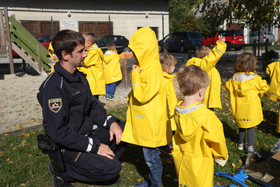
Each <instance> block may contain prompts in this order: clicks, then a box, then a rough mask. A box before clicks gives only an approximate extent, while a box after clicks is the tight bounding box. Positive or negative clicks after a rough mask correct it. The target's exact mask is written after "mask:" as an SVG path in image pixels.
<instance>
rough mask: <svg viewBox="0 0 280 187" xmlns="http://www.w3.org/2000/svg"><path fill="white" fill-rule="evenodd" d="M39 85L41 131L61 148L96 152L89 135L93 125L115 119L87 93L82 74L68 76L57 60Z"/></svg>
mask: <svg viewBox="0 0 280 187" xmlns="http://www.w3.org/2000/svg"><path fill="white" fill-rule="evenodd" d="M54 69H55V71H54V72H53V73H52V74H51V75H50V76H49V77H48V78H47V79H46V80H45V81H44V82H43V84H42V85H41V86H40V88H39V92H38V94H37V99H38V101H39V103H40V105H41V107H42V111H43V126H44V129H45V133H46V134H47V135H48V136H49V137H50V138H51V139H52V140H53V141H54V142H56V143H57V144H58V145H60V146H61V147H62V148H65V149H66V148H67V149H71V150H76V151H82V152H92V153H97V151H98V148H99V145H100V141H99V140H98V139H96V138H94V136H89V134H91V132H92V130H94V129H95V128H102V127H103V128H110V125H111V123H113V122H115V121H116V122H117V121H118V119H117V118H115V117H114V116H111V115H108V116H107V114H106V111H105V109H104V108H103V107H101V106H100V104H98V101H97V99H96V98H94V97H93V96H92V94H91V91H90V88H89V84H88V82H87V80H86V76H85V74H83V73H81V72H79V71H78V70H76V72H75V74H74V75H72V74H70V73H69V72H68V71H66V70H65V69H64V68H63V67H62V66H61V65H60V63H56V65H55V66H54Z"/></svg>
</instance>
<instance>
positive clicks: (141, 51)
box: [122, 27, 172, 186]
mask: <svg viewBox="0 0 280 187" xmlns="http://www.w3.org/2000/svg"><path fill="white" fill-rule="evenodd" d="M128 47H129V48H130V49H131V50H132V52H133V54H134V57H135V60H136V61H137V63H136V64H135V65H133V67H132V71H131V73H130V80H131V84H132V90H131V92H130V93H129V95H128V109H127V115H126V125H125V129H124V132H123V136H122V141H125V142H128V143H131V144H136V145H139V146H141V147H142V151H143V155H144V159H145V162H146V164H147V165H148V167H149V179H148V180H147V181H144V182H142V183H140V184H135V185H134V186H139V185H140V186H160V185H161V183H162V180H161V177H162V162H161V158H160V151H159V148H158V147H160V146H163V145H167V144H168V143H169V142H170V141H171V137H172V132H171V127H170V123H167V121H168V108H167V99H166V88H165V83H164V78H163V72H162V68H161V64H160V62H159V51H158V42H157V38H156V35H155V32H154V31H153V30H152V29H151V28H149V27H143V28H141V29H139V30H137V31H136V32H135V33H133V35H132V36H131V38H130V40H129V45H128Z"/></svg>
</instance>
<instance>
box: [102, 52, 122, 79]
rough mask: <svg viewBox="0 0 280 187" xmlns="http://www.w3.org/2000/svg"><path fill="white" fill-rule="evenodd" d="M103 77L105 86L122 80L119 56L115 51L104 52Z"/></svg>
mask: <svg viewBox="0 0 280 187" xmlns="http://www.w3.org/2000/svg"><path fill="white" fill-rule="evenodd" d="M104 56H105V57H104V61H103V66H104V77H105V84H111V83H113V82H118V81H120V80H122V71H121V65H120V62H119V61H120V56H119V55H118V53H117V51H106V52H105V54H104Z"/></svg>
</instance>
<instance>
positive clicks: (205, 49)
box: [195, 46, 211, 58]
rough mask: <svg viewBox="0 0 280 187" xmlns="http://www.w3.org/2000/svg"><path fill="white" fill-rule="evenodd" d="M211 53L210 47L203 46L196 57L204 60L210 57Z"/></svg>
mask: <svg viewBox="0 0 280 187" xmlns="http://www.w3.org/2000/svg"><path fill="white" fill-rule="evenodd" d="M210 51H211V48H210V47H207V46H201V47H199V48H198V49H197V50H196V51H195V57H197V58H204V57H206V56H208V55H209V53H210Z"/></svg>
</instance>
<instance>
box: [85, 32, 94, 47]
mask: <svg viewBox="0 0 280 187" xmlns="http://www.w3.org/2000/svg"><path fill="white" fill-rule="evenodd" d="M83 36H84V38H85V40H87V41H90V42H91V43H92V44H94V43H96V36H95V34H94V33H93V32H88V33H85V34H83Z"/></svg>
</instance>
